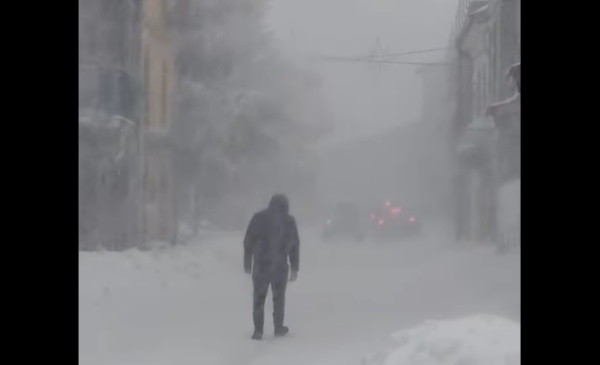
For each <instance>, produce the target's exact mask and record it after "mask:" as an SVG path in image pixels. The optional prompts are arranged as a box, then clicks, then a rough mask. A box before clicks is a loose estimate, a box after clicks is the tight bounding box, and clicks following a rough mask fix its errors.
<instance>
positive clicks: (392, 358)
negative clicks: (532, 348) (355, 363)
mask: <svg viewBox="0 0 600 365" xmlns="http://www.w3.org/2000/svg"><path fill="white" fill-rule="evenodd" d="M393 342H394V345H393V346H392V347H390V348H388V349H386V350H384V351H381V352H380V353H378V354H376V355H374V356H370V357H367V358H365V359H364V361H363V365H412V364H415V365H416V364H427V365H451V364H452V365H454V364H464V365H519V364H521V325H520V324H519V323H517V322H513V321H510V320H508V319H504V318H501V317H497V316H493V315H477V316H472V317H466V318H461V319H456V320H447V321H429V322H426V323H424V324H423V325H421V326H418V327H416V328H414V329H410V330H406V331H401V332H398V333H396V334H395V335H394V336H393Z"/></svg>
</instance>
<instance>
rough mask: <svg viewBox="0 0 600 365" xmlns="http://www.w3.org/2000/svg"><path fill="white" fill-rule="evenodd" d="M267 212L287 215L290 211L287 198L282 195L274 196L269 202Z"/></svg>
mask: <svg viewBox="0 0 600 365" xmlns="http://www.w3.org/2000/svg"><path fill="white" fill-rule="evenodd" d="M269 210H270V211H275V212H278V213H285V214H287V213H288V212H289V210H290V204H289V202H288V198H287V197H286V196H285V195H283V194H275V195H273V197H272V198H271V201H270V202H269Z"/></svg>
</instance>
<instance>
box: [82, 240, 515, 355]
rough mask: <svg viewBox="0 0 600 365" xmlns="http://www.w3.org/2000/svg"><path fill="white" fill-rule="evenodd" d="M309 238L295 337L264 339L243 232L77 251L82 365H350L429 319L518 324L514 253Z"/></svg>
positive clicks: (293, 306) (293, 312)
mask: <svg viewBox="0 0 600 365" xmlns="http://www.w3.org/2000/svg"><path fill="white" fill-rule="evenodd" d="M312 236H313V237H311V235H306V236H305V237H302V238H303V242H302V252H301V271H300V275H299V279H298V281H297V282H296V283H293V284H290V286H289V287H288V301H287V313H286V323H287V324H288V325H289V326H290V329H291V334H290V336H289V338H284V339H273V338H272V336H271V335H268V336H267V337H266V339H265V340H264V341H262V342H255V341H251V340H249V336H250V335H251V332H252V318H251V296H252V294H251V292H252V288H251V286H252V285H251V280H250V278H249V277H248V276H246V275H245V274H244V273H243V271H242V255H241V239H242V237H241V234H219V235H218V237H214V238H213V239H211V240H210V241H209V242H192V243H191V244H189V245H188V246H182V247H178V248H175V249H166V250H162V251H152V252H139V251H130V252H126V253H102V254H92V253H80V255H79V290H80V293H79V360H80V364H82V365H100V364H102V365H109V364H110V365H187V364H194V365H253V364H260V365H271V364H272V365H321V364H322V365H325V364H327V365H338V364H345V365H351V364H359V363H360V360H361V358H362V355H364V354H365V353H367V352H371V351H374V350H376V349H378V348H379V347H380V346H381V345H382V343H385V341H386V340H387V339H388V338H389V335H390V334H391V333H393V332H395V331H396V330H398V329H402V328H407V327H411V326H414V325H416V324H419V323H421V322H423V321H424V320H428V319H445V318H453V317H456V316H462V315H467V314H473V313H481V312H488V313H494V314H500V315H504V316H508V317H513V318H518V316H519V303H520V296H519V295H520V294H519V293H520V264H519V257H518V256H516V255H512V254H511V255H506V256H497V255H496V254H495V253H494V250H493V249H491V248H488V247H460V248H459V247H455V245H453V244H450V243H449V242H445V240H444V239H443V238H442V236H437V237H435V236H430V237H428V238H424V239H421V240H418V241H415V242H410V243H403V244H388V245H382V244H374V243H363V244H361V245H357V244H352V245H347V246H344V245H341V244H331V245H323V244H322V243H321V242H320V240H318V239H316V238H315V237H316V235H312ZM266 310H267V314H270V312H271V305H270V298H269V299H268V304H267V309H266ZM266 318H267V321H266V323H265V330H266V331H268V332H267V334H269V332H270V331H271V323H272V322H271V318H270V315H267V316H266Z"/></svg>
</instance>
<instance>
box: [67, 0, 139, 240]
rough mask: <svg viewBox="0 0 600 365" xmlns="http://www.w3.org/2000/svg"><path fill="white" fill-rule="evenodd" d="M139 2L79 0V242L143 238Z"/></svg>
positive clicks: (133, 0)
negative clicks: (140, 217)
mask: <svg viewBox="0 0 600 365" xmlns="http://www.w3.org/2000/svg"><path fill="white" fill-rule="evenodd" d="M139 21H140V2H139V1H135V0H131V1H119V0H102V1H100V0H79V246H80V249H86V250H93V249H98V248H104V249H116V250H118V249H125V248H127V247H130V246H132V245H133V244H135V242H137V241H138V240H139V238H140V232H139V230H138V221H137V219H136V217H137V211H139V206H140V200H139V185H140V184H139V178H138V177H139V176H140V174H141V164H140V158H141V156H140V154H139V146H140V138H139V130H140V129H139V111H138V102H137V101H138V99H139V89H138V81H139V80H138V78H137V71H138V68H137V62H138V53H139V52H138V51H137V49H136V46H135V45H136V44H138V43H139V32H138V27H137V25H138V24H139Z"/></svg>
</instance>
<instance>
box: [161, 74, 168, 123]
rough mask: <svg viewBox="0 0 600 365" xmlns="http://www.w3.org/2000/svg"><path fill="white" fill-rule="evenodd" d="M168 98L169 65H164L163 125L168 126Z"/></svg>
mask: <svg viewBox="0 0 600 365" xmlns="http://www.w3.org/2000/svg"><path fill="white" fill-rule="evenodd" d="M167 96H168V79H167V63H166V62H163V65H162V100H161V108H160V109H161V125H162V126H166V125H167Z"/></svg>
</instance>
